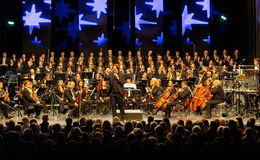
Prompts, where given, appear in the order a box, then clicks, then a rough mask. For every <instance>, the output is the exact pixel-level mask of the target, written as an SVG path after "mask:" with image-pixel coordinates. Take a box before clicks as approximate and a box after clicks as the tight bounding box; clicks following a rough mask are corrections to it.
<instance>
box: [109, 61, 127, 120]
mask: <svg viewBox="0 0 260 160" xmlns="http://www.w3.org/2000/svg"><path fill="white" fill-rule="evenodd" d="M108 72H109V73H108ZM107 74H108V78H109V81H110V86H109V88H108V94H110V102H111V107H112V115H113V117H115V115H116V105H118V107H119V110H120V116H121V119H124V118H125V111H124V104H123V98H124V93H125V91H124V80H125V78H124V74H123V73H122V72H120V71H119V65H118V64H115V65H114V66H113V71H107Z"/></svg>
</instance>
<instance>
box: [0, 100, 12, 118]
mask: <svg viewBox="0 0 260 160" xmlns="http://www.w3.org/2000/svg"><path fill="white" fill-rule="evenodd" d="M0 108H1V110H2V112H3V115H4V116H5V118H7V117H8V110H9V109H10V108H11V106H10V105H8V104H7V103H5V102H4V101H1V102H0Z"/></svg>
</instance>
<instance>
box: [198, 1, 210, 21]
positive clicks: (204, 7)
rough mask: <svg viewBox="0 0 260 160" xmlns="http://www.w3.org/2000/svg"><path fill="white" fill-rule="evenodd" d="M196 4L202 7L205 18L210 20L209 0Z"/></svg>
mask: <svg viewBox="0 0 260 160" xmlns="http://www.w3.org/2000/svg"><path fill="white" fill-rule="evenodd" d="M196 4H198V5H200V6H203V8H202V10H203V11H207V17H208V18H210V0H203V2H196Z"/></svg>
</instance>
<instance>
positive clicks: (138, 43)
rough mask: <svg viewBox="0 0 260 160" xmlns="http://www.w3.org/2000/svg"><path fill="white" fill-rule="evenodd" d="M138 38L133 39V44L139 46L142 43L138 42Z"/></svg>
mask: <svg viewBox="0 0 260 160" xmlns="http://www.w3.org/2000/svg"><path fill="white" fill-rule="evenodd" d="M138 41H139V40H138V38H136V39H135V45H136V46H138V47H140V46H141V45H142V44H143V43H142V42H138Z"/></svg>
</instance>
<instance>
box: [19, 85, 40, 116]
mask: <svg viewBox="0 0 260 160" xmlns="http://www.w3.org/2000/svg"><path fill="white" fill-rule="evenodd" d="M24 85H25V88H24V90H23V92H22V93H23V94H22V97H23V103H24V107H25V108H26V110H27V115H28V116H30V115H31V113H32V110H29V106H33V107H34V111H35V112H36V117H35V118H39V116H40V114H41V110H42V109H43V108H45V103H43V104H42V103H41V101H39V100H38V98H37V95H36V93H34V91H33V83H32V82H31V81H29V80H27V81H25V82H24Z"/></svg>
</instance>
